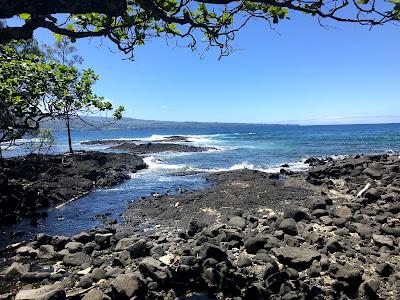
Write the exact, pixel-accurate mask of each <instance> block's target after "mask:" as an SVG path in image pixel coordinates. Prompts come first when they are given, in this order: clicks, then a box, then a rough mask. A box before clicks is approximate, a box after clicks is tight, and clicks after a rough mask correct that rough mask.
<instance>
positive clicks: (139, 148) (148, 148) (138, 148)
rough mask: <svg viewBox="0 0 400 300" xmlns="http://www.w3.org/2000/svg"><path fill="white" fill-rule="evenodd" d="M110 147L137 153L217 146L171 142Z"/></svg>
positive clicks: (209, 148) (180, 150)
mask: <svg viewBox="0 0 400 300" xmlns="http://www.w3.org/2000/svg"><path fill="white" fill-rule="evenodd" d="M109 149H112V150H123V151H129V152H131V153H135V154H149V153H158V152H204V151H209V150H215V148H212V147H197V146H191V145H181V144H170V143H146V144H135V143H124V144H120V145H116V146H112V147H110V148H109Z"/></svg>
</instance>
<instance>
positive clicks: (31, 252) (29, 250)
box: [16, 246, 39, 257]
mask: <svg viewBox="0 0 400 300" xmlns="http://www.w3.org/2000/svg"><path fill="white" fill-rule="evenodd" d="M16 253H17V254H19V255H21V256H29V257H36V256H37V255H38V254H39V251H38V250H36V249H33V247H31V246H22V247H19V248H18V249H17V251H16Z"/></svg>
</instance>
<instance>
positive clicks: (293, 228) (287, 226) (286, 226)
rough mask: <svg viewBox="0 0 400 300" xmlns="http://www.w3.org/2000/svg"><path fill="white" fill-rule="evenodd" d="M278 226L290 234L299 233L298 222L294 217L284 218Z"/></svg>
mask: <svg viewBox="0 0 400 300" xmlns="http://www.w3.org/2000/svg"><path fill="white" fill-rule="evenodd" d="M278 228H279V229H280V230H282V231H283V232H284V233H286V234H289V235H297V224H296V221H295V220H294V219H291V218H289V219H284V220H283V221H282V222H281V223H280V224H279V225H278Z"/></svg>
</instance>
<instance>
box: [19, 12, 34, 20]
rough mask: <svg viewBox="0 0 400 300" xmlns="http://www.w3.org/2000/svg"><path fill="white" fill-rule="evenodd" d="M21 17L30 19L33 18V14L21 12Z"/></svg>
mask: <svg viewBox="0 0 400 300" xmlns="http://www.w3.org/2000/svg"><path fill="white" fill-rule="evenodd" d="M19 17H20V18H21V19H23V20H30V19H31V15H30V14H27V13H23V14H20V15H19Z"/></svg>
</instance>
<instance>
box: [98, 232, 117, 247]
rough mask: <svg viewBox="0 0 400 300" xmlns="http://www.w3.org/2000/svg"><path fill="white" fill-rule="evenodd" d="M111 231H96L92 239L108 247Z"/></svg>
mask: <svg viewBox="0 0 400 300" xmlns="http://www.w3.org/2000/svg"><path fill="white" fill-rule="evenodd" d="M112 236H113V234H112V233H96V234H95V236H94V241H95V242H96V244H98V245H100V246H101V247H108V246H109V245H110V240H111V237H112Z"/></svg>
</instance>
